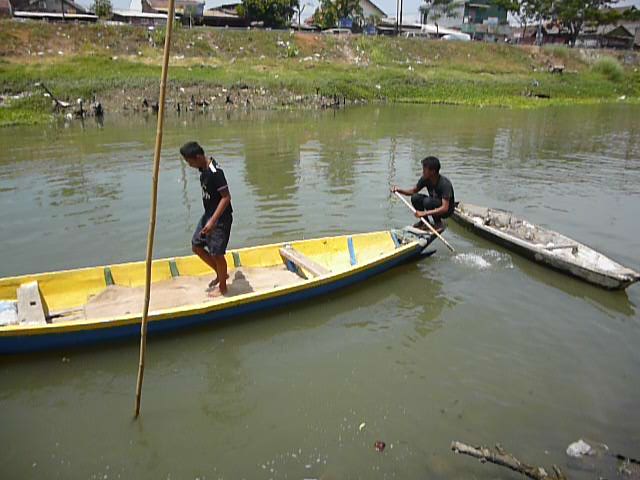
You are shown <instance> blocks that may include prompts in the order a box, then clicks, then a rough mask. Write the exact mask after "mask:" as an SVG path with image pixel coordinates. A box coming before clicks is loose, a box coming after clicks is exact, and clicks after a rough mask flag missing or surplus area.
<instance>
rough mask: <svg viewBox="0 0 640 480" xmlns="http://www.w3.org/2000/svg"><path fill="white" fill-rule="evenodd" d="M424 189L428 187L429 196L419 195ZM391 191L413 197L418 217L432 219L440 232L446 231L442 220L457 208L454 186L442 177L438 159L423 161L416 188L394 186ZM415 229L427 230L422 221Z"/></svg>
mask: <svg viewBox="0 0 640 480" xmlns="http://www.w3.org/2000/svg"><path fill="white" fill-rule="evenodd" d="M424 187H427V191H428V192H429V195H423V194H421V193H418V192H419V191H420V190H422V189H423V188H424ZM391 191H392V192H398V193H401V194H402V195H411V203H412V204H413V208H415V209H416V210H417V211H416V214H415V215H416V217H417V218H425V219H427V218H428V217H430V218H429V220H430V223H431V224H432V225H433V227H434V228H435V229H436V230H438V231H439V232H441V231H443V230H444V224H443V222H442V219H443V218H447V217H449V216H450V215H451V214H452V213H453V210H454V208H455V198H454V194H453V185H451V182H450V181H449V179H448V178H447V177H445V176H444V175H440V160H438V159H437V158H436V157H426V158H424V159H422V176H421V177H420V179H419V180H418V183H417V184H416V186H415V187H413V188H409V189H406V190H403V189H400V188H398V187H396V186H395V185H394V186H393V187H392V188H391ZM414 227H417V228H422V229H423V230H426V228H427V226H426V225H424V224H423V223H422V222H421V221H419V222H418V223H416V224H415V225H414Z"/></svg>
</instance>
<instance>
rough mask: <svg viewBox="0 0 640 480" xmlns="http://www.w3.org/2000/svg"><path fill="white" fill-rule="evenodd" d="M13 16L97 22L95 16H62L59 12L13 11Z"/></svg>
mask: <svg viewBox="0 0 640 480" xmlns="http://www.w3.org/2000/svg"><path fill="white" fill-rule="evenodd" d="M13 16H14V17H16V18H48V19H50V20H58V19H60V20H62V19H66V20H88V21H92V22H94V21H96V20H98V16H97V15H93V14H90V13H65V14H64V15H63V14H62V13H59V12H23V11H18V12H16V11H14V12H13Z"/></svg>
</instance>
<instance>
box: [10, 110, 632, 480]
mask: <svg viewBox="0 0 640 480" xmlns="http://www.w3.org/2000/svg"><path fill="white" fill-rule="evenodd" d="M638 119H640V108H639V107H637V106H635V107H634V106H622V105H619V106H617V105H610V106H590V107H570V108H569V107H564V108H549V109H540V110H532V111H527V110H501V109H466V108H454V107H435V106H434V107H425V106H368V107H354V108H350V109H347V110H343V111H337V112H333V111H323V112H262V113H250V114H247V113H233V114H226V113H224V112H216V113H208V114H206V115H193V116H183V117H176V116H170V117H169V118H168V119H167V123H166V132H165V142H164V153H163V157H162V171H161V175H160V196H159V210H158V229H157V237H156V238H157V241H156V254H157V255H156V256H158V257H163V256H174V255H181V254H186V253H188V252H189V250H190V247H189V241H190V237H191V232H192V229H193V227H194V225H195V223H196V222H197V219H198V217H199V215H200V213H201V208H202V207H201V204H200V200H199V195H200V192H199V184H198V175H197V172H196V171H194V170H191V169H189V167H188V166H186V165H185V164H184V162H181V161H180V158H179V154H178V148H179V146H180V145H181V144H182V143H183V142H185V141H187V140H191V139H195V140H198V141H200V142H201V143H202V144H203V145H204V146H205V149H206V151H207V153H209V154H213V155H215V156H216V158H217V159H218V160H219V162H220V163H221V165H222V166H223V167H224V169H225V172H226V174H227V178H228V180H229V183H230V186H231V192H232V198H233V206H234V210H235V222H234V228H233V233H232V239H231V246H232V247H240V246H247V245H256V244H262V243H268V242H273V241H284V240H291V239H297V238H301V237H305V238H310V237H316V236H326V235H332V234H342V233H346V232H365V231H371V230H379V229H386V228H390V227H400V226H402V225H406V224H407V223H409V222H412V221H413V220H412V218H411V216H410V214H409V213H408V212H407V210H406V207H405V206H404V205H402V204H401V203H400V202H399V201H397V200H394V199H393V198H392V197H391V196H390V195H389V191H388V186H389V185H390V184H393V183H397V184H399V185H402V186H407V187H408V186H410V185H413V184H414V183H415V181H416V180H417V178H418V176H419V173H420V165H419V161H420V159H421V158H422V157H423V156H425V155H429V154H431V155H437V156H438V157H440V159H441V161H442V164H443V170H442V173H443V174H444V175H446V176H448V177H449V178H450V179H451V181H452V182H453V185H454V188H455V191H456V195H457V197H458V198H459V199H465V200H468V201H470V202H473V203H478V204H481V205H489V206H494V207H502V208H508V209H511V210H513V211H514V212H516V213H517V214H520V215H522V216H524V217H526V218H528V219H529V220H531V221H533V222H536V223H540V224H542V225H545V226H548V227H551V228H554V229H557V230H559V231H561V232H563V233H565V234H568V235H569V236H572V237H574V238H576V239H577V240H579V241H582V242H584V243H586V244H589V245H591V246H593V247H595V248H597V249H599V250H601V251H602V252H604V253H606V254H608V255H610V256H612V257H613V258H614V259H616V260H618V261H620V262H621V263H623V264H626V265H628V266H630V267H632V268H635V269H640V255H639V253H638V252H640V221H639V220H638V218H640V216H639V211H640V121H638ZM154 134H155V117H152V116H150V117H142V116H136V117H107V118H106V120H105V123H104V126H103V127H99V126H98V125H96V124H95V122H94V121H93V120H89V121H85V124H84V125H81V124H80V123H79V122H75V123H73V124H71V125H69V126H67V127H62V126H59V127H46V128H40V127H38V128H6V129H0V204H1V205H2V207H1V209H0V225H1V228H0V244H1V245H2V250H1V253H0V259H1V262H0V276H8V275H15V274H22V273H29V272H40V271H49V270H57V269H62V268H70V267H80V266H88V265H97V264H109V263H116V262H123V261H128V260H139V259H141V258H142V257H143V256H144V252H145V242H146V231H147V215H148V203H149V192H150V169H151V159H152V151H153V143H154ZM446 235H447V238H448V239H449V241H450V242H451V243H452V244H454V245H455V246H456V247H457V249H458V252H459V253H458V254H457V255H453V254H451V253H449V252H448V251H447V249H446V248H444V247H443V246H442V245H438V244H434V246H437V247H438V251H437V253H436V254H435V255H434V256H433V257H431V258H429V259H426V260H424V261H421V262H419V263H413V264H409V265H405V266H402V267H399V268H397V269H395V270H393V271H390V272H388V273H386V274H383V275H381V276H378V277H376V278H374V279H372V280H370V281H367V282H366V283H363V284H361V285H359V286H357V287H354V288H349V289H347V290H345V291H343V292H341V293H339V294H336V295H332V296H330V297H324V298H321V299H319V300H316V301H312V302H308V303H303V304H299V305H292V306H291V307H288V308H283V309H280V310H277V311H274V312H269V313H262V314H260V315H254V316H251V317H247V318H242V319H238V320H236V321H232V322H228V323H226V324H223V325H214V326H210V327H205V328H199V329H196V330H191V331H187V332H180V333H175V334H172V335H170V336H162V337H158V338H151V340H150V342H149V348H148V360H147V368H146V376H145V385H144V392H143V405H142V417H141V418H140V419H139V420H138V421H132V412H133V406H134V388H135V377H136V369H137V361H138V344H137V342H136V341H131V342H125V343H120V344H117V345H110V346H101V347H95V348H91V349H83V350H69V351H64V352H54V353H45V354H39V355H36V356H22V357H11V358H4V359H0V425H1V428H0V443H1V444H2V448H0V477H1V478H7V479H13V478H64V479H69V478H101V479H107V478H110V479H113V478H148V479H165V478H172V479H183V478H184V479H194V478H208V479H216V478H225V479H241V478H247V479H269V478H273V479H284V478H289V479H303V478H318V479H320V478H322V479H325V480H329V479H351V478H366V479H381V478H403V479H414V478H481V479H484V478H487V479H488V478H496V477H501V478H517V477H516V476H515V474H511V473H509V472H507V471H506V470H501V469H500V468H499V467H494V466H491V465H481V464H479V463H478V462H476V461H474V460H472V459H470V458H467V457H461V456H455V455H454V454H453V453H451V452H450V451H449V444H450V442H451V441H452V440H460V441H464V442H467V443H471V444H486V445H489V446H491V445H493V444H495V443H496V442H500V443H501V444H502V445H503V446H504V447H505V448H507V449H508V450H510V451H512V452H513V453H516V454H517V455H518V456H520V457H522V458H523V459H525V460H527V461H529V462H531V463H536V464H540V465H544V466H546V467H550V466H551V464H553V463H557V464H558V465H560V466H561V467H562V468H564V469H565V470H566V472H567V473H569V474H570V475H571V477H572V478H597V476H598V475H600V474H602V475H606V476H609V477H612V476H613V473H612V472H613V469H614V468H615V463H614V462H613V461H611V460H610V459H608V458H601V459H589V460H587V461H576V460H571V459H569V458H568V457H567V456H566V455H565V453H564V451H565V449H566V448H567V445H568V444H569V443H571V442H573V441H575V440H577V439H578V438H584V439H586V440H587V441H592V442H604V443H606V444H607V445H608V446H609V448H610V449H611V451H613V452H620V453H623V454H626V455H631V456H634V455H635V456H636V457H638V456H640V408H639V407H640V386H639V382H638V377H639V376H640V348H639V347H638V345H639V344H640V313H639V308H640V286H638V285H635V286H632V287H630V288H629V289H628V291H627V292H618V293H611V292H607V291H603V290H600V289H597V288H595V287H592V286H589V285H586V284H584V283H581V282H579V281H577V280H573V279H571V278H568V277H565V276H562V275H559V274H557V273H554V272H550V271H548V270H546V269H543V268H540V267H538V266H536V265H533V264H531V263H529V262H528V261H525V260H523V259H521V258H519V257H517V256H514V255H512V254H510V253H508V252H507V251H506V250H503V249H502V248H500V247H497V246H494V245H492V244H490V243H488V242H486V241H484V240H481V239H479V238H477V237H475V236H474V235H473V234H471V233H468V232H466V231H464V230H462V229H460V228H459V227H457V226H456V225H453V224H451V223H450V228H449V230H448V231H447V234H446ZM361 424H364V426H362V427H361ZM378 440H380V441H384V442H385V443H386V449H385V450H384V452H382V453H379V452H376V451H375V449H374V442H376V441H378Z"/></svg>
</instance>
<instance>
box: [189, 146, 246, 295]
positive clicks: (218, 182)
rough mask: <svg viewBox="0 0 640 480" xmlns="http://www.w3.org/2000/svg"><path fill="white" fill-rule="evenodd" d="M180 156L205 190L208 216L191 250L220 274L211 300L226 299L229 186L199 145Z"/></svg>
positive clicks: (202, 221) (197, 231) (229, 214)
mask: <svg viewBox="0 0 640 480" xmlns="http://www.w3.org/2000/svg"><path fill="white" fill-rule="evenodd" d="M180 154H181V155H182V157H183V158H184V159H185V161H186V162H187V163H188V164H189V166H190V167H193V168H197V169H198V170H199V171H200V186H201V187H202V204H203V206H204V214H203V215H202V218H200V221H199V222H198V226H197V227H196V230H195V232H193V237H192V238H191V250H192V251H193V253H195V254H196V255H198V256H199V257H200V258H201V259H202V261H203V262H205V263H206V264H207V265H209V266H210V267H211V268H213V269H214V270H215V272H216V278H215V279H214V280H213V281H212V282H211V283H210V284H209V296H211V297H217V296H220V295H225V294H226V293H227V278H228V275H227V261H226V260H225V258H224V254H225V253H226V251H227V244H228V243H229V237H230V235H231V224H232V223H233V216H232V212H233V208H231V194H230V193H229V185H227V179H226V178H225V176H224V172H223V171H222V169H221V168H220V167H218V165H217V163H216V161H215V160H214V158H213V157H211V158H207V157H205V155H204V150H203V149H202V147H201V146H200V145H199V144H198V143H197V142H188V143H185V144H184V145H183V146H182V148H180ZM216 285H217V286H218V287H217V289H216Z"/></svg>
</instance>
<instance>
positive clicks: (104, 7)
mask: <svg viewBox="0 0 640 480" xmlns="http://www.w3.org/2000/svg"><path fill="white" fill-rule="evenodd" d="M91 11H92V12H93V13H95V14H96V15H97V16H98V17H100V18H111V13H112V12H113V8H112V7H111V0H95V1H94V2H93V5H91Z"/></svg>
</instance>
